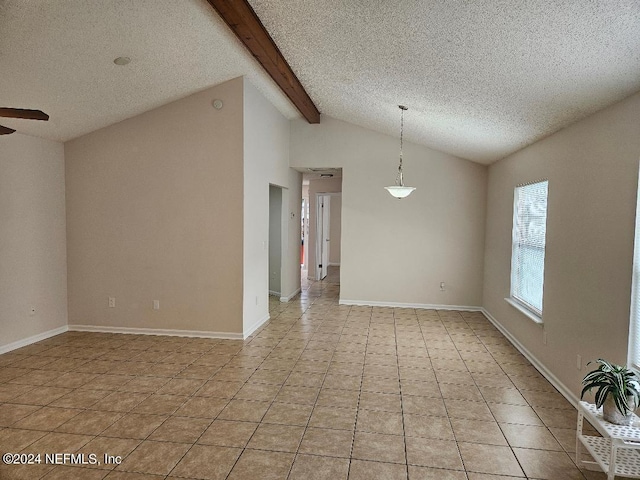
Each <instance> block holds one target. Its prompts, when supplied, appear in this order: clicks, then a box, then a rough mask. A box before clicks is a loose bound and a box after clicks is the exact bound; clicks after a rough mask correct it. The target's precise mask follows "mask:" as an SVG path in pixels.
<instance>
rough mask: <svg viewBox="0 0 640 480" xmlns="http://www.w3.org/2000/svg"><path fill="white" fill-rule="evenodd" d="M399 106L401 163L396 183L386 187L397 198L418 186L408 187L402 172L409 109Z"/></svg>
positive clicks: (409, 192) (406, 195)
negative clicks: (405, 115) (403, 146)
mask: <svg viewBox="0 0 640 480" xmlns="http://www.w3.org/2000/svg"><path fill="white" fill-rule="evenodd" d="M398 108H400V165H399V166H398V175H396V184H395V185H391V186H389V187H384V188H385V189H386V190H387V192H389V193H390V194H391V195H392V196H393V197H395V198H405V197H408V196H409V195H410V194H411V192H413V191H414V190H415V189H416V188H415V187H407V186H405V184H404V178H403V172H402V136H403V133H404V111H405V110H408V109H407V107H405V106H404V105H398Z"/></svg>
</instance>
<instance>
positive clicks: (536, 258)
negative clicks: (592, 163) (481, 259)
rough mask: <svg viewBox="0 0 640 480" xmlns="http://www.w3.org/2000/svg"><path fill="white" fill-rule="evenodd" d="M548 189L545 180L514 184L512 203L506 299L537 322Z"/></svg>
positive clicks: (541, 289) (540, 313) (538, 319)
mask: <svg viewBox="0 0 640 480" xmlns="http://www.w3.org/2000/svg"><path fill="white" fill-rule="evenodd" d="M548 189H549V182H548V181H547V180H545V181H542V182H537V183H532V184H529V185H522V186H519V187H516V190H515V195H514V197H515V198H514V202H513V235H512V250H511V299H510V300H511V301H512V303H514V304H516V307H518V308H520V307H524V309H526V310H527V311H528V312H531V313H533V315H534V317H536V318H534V320H536V321H538V322H540V321H541V320H542V292H543V287H544V250H545V241H546V233H547V193H548ZM528 312H527V313H528ZM529 316H531V315H529Z"/></svg>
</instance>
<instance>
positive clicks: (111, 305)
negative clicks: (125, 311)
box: [109, 297, 116, 308]
mask: <svg viewBox="0 0 640 480" xmlns="http://www.w3.org/2000/svg"><path fill="white" fill-rule="evenodd" d="M109 308H116V297H109Z"/></svg>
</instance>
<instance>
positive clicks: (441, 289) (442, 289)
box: [440, 282, 444, 292]
mask: <svg viewBox="0 0 640 480" xmlns="http://www.w3.org/2000/svg"><path fill="white" fill-rule="evenodd" d="M440 291H441V292H444V282H440Z"/></svg>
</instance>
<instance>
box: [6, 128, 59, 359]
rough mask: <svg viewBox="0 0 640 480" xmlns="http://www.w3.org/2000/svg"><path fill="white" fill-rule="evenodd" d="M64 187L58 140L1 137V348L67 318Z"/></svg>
mask: <svg viewBox="0 0 640 480" xmlns="http://www.w3.org/2000/svg"><path fill="white" fill-rule="evenodd" d="M64 190H65V187H64V148H63V145H62V144H61V143H58V142H52V141H49V140H43V139H40V138H35V137H29V136H27V135H21V134H20V133H14V134H13V135H8V136H3V137H0V353H2V352H4V351H8V350H10V349H13V348H17V347H18V346H21V344H20V342H21V341H28V339H29V338H31V337H35V336H38V335H43V334H44V335H46V332H50V331H51V330H54V329H59V328H64V327H65V326H66V324H67V265H66V239H65V235H66V232H65V192H64ZM32 306H33V307H35V309H36V310H35V314H33V315H32V314H31V311H30V309H31V307H32ZM37 339H38V338H37V337H36V338H31V341H35V340H37Z"/></svg>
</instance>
